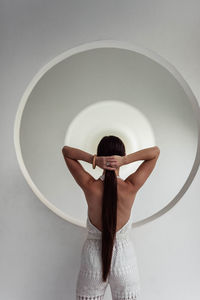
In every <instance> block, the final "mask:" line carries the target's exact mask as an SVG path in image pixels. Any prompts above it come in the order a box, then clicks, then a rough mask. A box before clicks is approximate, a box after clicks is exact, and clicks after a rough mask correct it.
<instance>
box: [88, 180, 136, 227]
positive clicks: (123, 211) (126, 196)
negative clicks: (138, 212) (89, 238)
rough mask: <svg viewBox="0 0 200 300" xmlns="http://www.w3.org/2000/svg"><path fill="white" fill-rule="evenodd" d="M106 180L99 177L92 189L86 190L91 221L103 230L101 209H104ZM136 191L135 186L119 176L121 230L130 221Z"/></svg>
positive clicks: (118, 213) (119, 218) (119, 225)
mask: <svg viewBox="0 0 200 300" xmlns="http://www.w3.org/2000/svg"><path fill="white" fill-rule="evenodd" d="M103 188H104V182H103V181H102V180H101V179H100V178H99V179H97V180H96V181H95V182H94V183H93V185H92V188H91V189H90V191H88V192H85V197H86V201H87V204H88V215H89V218H90V221H91V222H92V224H93V225H94V226H96V227H97V228H98V229H99V230H101V231H102V226H101V210H102V197H103ZM135 196H136V191H134V189H133V186H132V185H131V184H130V183H128V182H125V181H124V180H123V179H121V178H117V197H118V205H117V228H116V231H118V230H120V229H121V228H122V227H123V226H124V225H125V224H126V222H127V221H128V219H129V218H130V214H131V209H132V206H133V203H134V200H135Z"/></svg>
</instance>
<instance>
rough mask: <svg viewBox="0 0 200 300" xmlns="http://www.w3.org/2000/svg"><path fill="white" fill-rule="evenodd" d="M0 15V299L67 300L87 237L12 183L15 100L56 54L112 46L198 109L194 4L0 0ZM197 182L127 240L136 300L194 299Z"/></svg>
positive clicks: (198, 14) (16, 175)
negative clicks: (161, 75)
mask: <svg viewBox="0 0 200 300" xmlns="http://www.w3.org/2000/svg"><path fill="white" fill-rule="evenodd" d="M0 5H1V7H0V34H1V36H0V38H1V43H0V53H1V55H0V59H1V60H0V63H1V78H0V91H1V110H0V122H1V123H0V131H1V147H0V151H1V152H0V153H1V155H0V157H1V162H0V163H1V167H0V172H1V180H0V191H1V201H0V243H1V246H0V299H2V300H25V299H29V300H35V299H37V300H40V299H41V300H44V299H48V300H51V299H52V300H53V299H58V300H61V299H70V300H71V299H75V283H76V277H77V275H78V270H79V263H80V251H81V247H82V244H83V242H84V239H85V237H86V231H85V230H84V229H82V228H79V227H77V226H75V225H73V224H70V223H68V222H66V221H64V220H63V219H61V218H59V217H58V216H56V215H55V214H54V213H53V212H51V211H50V210H49V209H48V208H46V207H45V206H44V205H43V204H42V203H41V202H40V201H39V200H38V199H37V198H36V196H35V195H34V194H33V192H32V191H31V190H30V188H29V186H28V184H27V183H26V181H25V179H24V177H23V176H22V174H21V171H20V169H19V166H18V163H17V159H16V155H15V151H14V144H13V126H14V118H15V114H16V110H17V107H18V104H19V101H20V98H21V96H22V93H23V92H24V90H25V88H26V86H27V84H28V83H29V81H30V80H31V79H32V77H33V76H34V75H35V73H36V72H37V71H38V70H39V69H40V68H41V67H42V66H43V65H44V64H46V63H47V62H48V61H49V60H51V59H52V58H53V57H55V56H56V55H58V54H60V53H62V52H63V51H66V50H67V49H69V48H71V47H73V46H76V45H78V44H82V43H85V42H90V41H93V40H100V39H117V40H125V41H126V40H127V41H132V42H134V43H135V44H139V45H142V46H144V47H147V48H150V49H152V50H154V51H156V52H158V53H159V54H160V55H162V56H163V57H164V58H166V59H168V60H169V61H170V62H171V63H172V64H174V65H175V67H176V68H177V69H178V70H179V71H180V72H181V73H182V75H183V77H184V78H185V79H186V80H187V81H188V83H189V84H190V86H191V88H192V89H193V92H194V94H195V95H196V97H197V98H198V99H200V86H199V79H200V65H199V59H200V57H199V53H200V35H199V20H200V3H199V2H198V1H194V0H191V1H190V2H188V1H185V0H184V1H180V0H179V1H172V0H169V1H163V0H161V1H153V0H150V1H141V0H140V1H116V0H115V1H110V0H107V1H105V0H102V1H97V0H96V1H95V0H93V1H89V0H85V1H81V0H80V1H77V0H68V1H66V0H65V1H64V0H63V1H61V0H57V1H52V0H51V1H50V0H49V1H47V0H43V1H41V0H40V1H39V0H34V1H33V0H29V1H28V0H26V1H25V0H15V1H14V0H13V1H11V0H3V1H1V4H0ZM172 171H173V169H172ZM199 179H200V174H199V172H198V174H197V175H196V177H195V179H194V181H193V183H192V185H191V187H190V188H189V190H188V191H187V192H186V194H185V195H184V197H183V199H182V200H181V201H180V202H179V203H178V204H177V205H176V206H175V207H174V208H173V209H172V210H171V211H170V212H169V213H168V214H166V215H164V216H162V217H161V218H160V219H158V220H156V221H154V222H152V223H150V224H147V225H144V226H143V227H139V228H136V229H135V231H134V232H133V238H134V241H135V247H136V252H137V255H138V264H139V268H140V274H141V284H142V296H143V297H142V300H151V299H152V300H160V299H162V300H165V299H166V300H168V299H181V300H188V299H192V300H197V299H199V297H200V290H199V283H200V258H199V255H198V254H199V250H200V234H199V226H200V218H199V211H200V202H199V191H200V190H199V186H198V183H199ZM169 189H170V186H169ZM136 201H137V198H136ZM149 201H151V199H149ZM75 250H76V251H75ZM108 299H111V295H110V290H109V289H108V290H107V292H106V297H105V300H108Z"/></svg>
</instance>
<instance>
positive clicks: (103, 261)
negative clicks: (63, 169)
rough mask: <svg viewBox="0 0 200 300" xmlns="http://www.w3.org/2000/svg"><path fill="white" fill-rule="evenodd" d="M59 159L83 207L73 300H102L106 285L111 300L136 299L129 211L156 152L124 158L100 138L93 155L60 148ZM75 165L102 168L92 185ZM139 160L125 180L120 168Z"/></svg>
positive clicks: (114, 144)
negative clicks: (84, 232)
mask: <svg viewBox="0 0 200 300" xmlns="http://www.w3.org/2000/svg"><path fill="white" fill-rule="evenodd" d="M62 152H63V155H64V159H65V161H66V164H67V166H68V168H69V171H70V172H71V174H72V176H73V177H74V179H75V180H76V182H77V183H78V185H79V186H80V187H81V188H82V190H83V192H84V194H85V197H86V201H87V204H88V216H87V229H88V236H87V239H86V241H85V243H84V245H83V248H82V253H81V267H80V271H79V275H78V278H77V283H76V299H77V300H90V299H92V300H102V299H103V297H104V294H105V290H106V287H107V285H108V284H110V288H111V293H112V299H114V300H117V299H121V300H122V299H123V300H126V299H135V300H136V299H140V296H141V294H140V277H139V272H138V266H137V259H136V255H135V249H134V245H133V243H132V241H131V239H130V237H129V233H130V228H131V220H130V215H131V209H132V205H133V202H134V199H135V196H136V193H137V192H138V190H139V189H140V188H141V186H142V185H143V184H144V182H145V181H146V180H147V178H148V177H149V175H150V174H151V172H152V171H153V169H154V167H155V164H156V161H157V159H158V156H159V153H160V150H159V148H158V147H157V146H155V147H150V148H146V149H143V150H140V151H137V152H134V153H131V154H129V155H126V151H125V146H124V143H123V142H122V140H121V139H120V138H118V137H116V136H113V135H109V136H104V137H103V138H102V139H101V141H100V142H99V144H98V147H97V155H96V156H95V155H92V154H89V153H87V152H84V151H82V150H80V149H77V148H72V147H68V146H64V147H63V149H62ZM78 160H83V161H86V162H88V163H91V164H92V165H93V166H94V164H95V165H97V166H98V167H100V168H102V169H103V170H104V171H103V174H102V175H101V176H100V177H99V178H98V179H97V180H96V179H95V178H93V177H92V176H91V175H90V174H89V173H88V172H86V171H85V170H84V168H83V167H82V165H81V164H80V163H79V162H78ZM138 160H144V162H142V164H141V165H140V166H139V167H138V169H137V170H136V171H135V172H134V173H132V174H130V175H129V176H128V177H127V178H126V179H125V180H123V179H122V178H121V177H120V176H119V168H120V167H121V166H123V165H126V164H129V163H132V162H134V161H138Z"/></svg>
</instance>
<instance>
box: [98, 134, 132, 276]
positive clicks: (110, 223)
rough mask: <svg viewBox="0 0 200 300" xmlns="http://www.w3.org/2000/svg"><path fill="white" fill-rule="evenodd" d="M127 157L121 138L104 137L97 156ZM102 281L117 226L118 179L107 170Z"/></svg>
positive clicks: (103, 218)
mask: <svg viewBox="0 0 200 300" xmlns="http://www.w3.org/2000/svg"><path fill="white" fill-rule="evenodd" d="M111 155H119V156H125V155H126V151H125V146H124V143H123V142H122V140H121V139H120V138H118V137H117V136H114V135H109V136H104V137H103V138H102V139H101V141H100V142H99V144H98V147H97V156H111ZM101 221H102V248H101V257H102V269H103V272H102V274H103V275H102V279H103V281H106V278H107V276H108V273H109V270H110V266H111V258H112V250H113V244H114V239H115V234H116V226H117V177H116V173H115V171H114V170H107V169H106V170H105V178H104V191H103V199H102V213H101Z"/></svg>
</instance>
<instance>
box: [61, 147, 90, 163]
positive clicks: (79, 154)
mask: <svg viewBox="0 0 200 300" xmlns="http://www.w3.org/2000/svg"><path fill="white" fill-rule="evenodd" d="M62 152H63V155H64V156H66V157H68V158H71V159H75V160H83V161H86V162H88V163H90V164H92V160H93V155H92V154H90V153H88V152H85V151H83V150H81V149H78V148H73V147H69V146H64V147H63V148H62Z"/></svg>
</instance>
